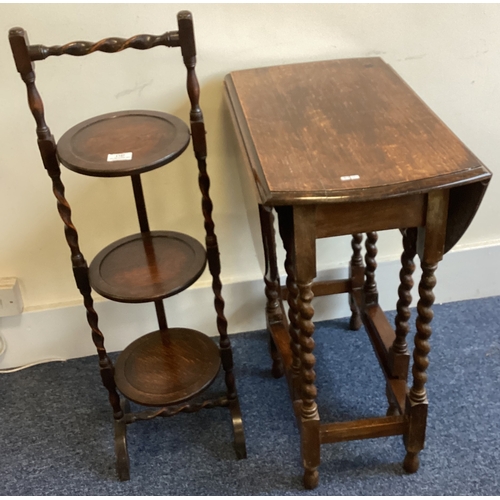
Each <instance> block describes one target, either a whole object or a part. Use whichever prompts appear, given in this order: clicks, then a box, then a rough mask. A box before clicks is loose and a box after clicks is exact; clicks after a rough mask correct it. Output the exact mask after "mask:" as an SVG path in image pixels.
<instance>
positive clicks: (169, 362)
mask: <svg viewBox="0 0 500 500" xmlns="http://www.w3.org/2000/svg"><path fill="white" fill-rule="evenodd" d="M220 364H221V362H220V355H219V348H218V347H217V344H216V343H215V342H214V341H213V340H212V339H211V338H210V337H207V336H206V335H204V334H203V333H201V332H198V331H196V330H190V329H188V328H168V329H165V330H157V331H155V332H152V333H148V334H147V335H144V336H143V337H140V338H139V339H137V340H135V341H134V342H132V343H131V344H130V345H129V346H128V347H127V348H126V349H125V350H124V351H123V352H122V353H121V354H120V355H119V357H118V360H117V361H116V366H115V382H116V385H117V387H118V390H119V391H120V392H121V393H122V394H123V395H124V396H125V397H127V398H128V399H130V400H131V401H134V402H135V403H138V404H141V405H144V406H168V405H171V404H175V403H180V402H182V401H185V400H187V399H190V398H192V397H193V396H195V395H196V394H198V393H200V392H201V391H203V390H204V389H206V388H207V387H208V386H209V385H210V384H211V383H212V382H213V381H214V379H215V377H216V376H217V374H218V372H219V369H220Z"/></svg>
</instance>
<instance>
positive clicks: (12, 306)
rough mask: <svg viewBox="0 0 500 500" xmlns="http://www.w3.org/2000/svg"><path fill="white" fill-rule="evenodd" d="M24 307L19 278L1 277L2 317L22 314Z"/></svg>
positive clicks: (0, 299) (0, 311) (0, 310)
mask: <svg viewBox="0 0 500 500" xmlns="http://www.w3.org/2000/svg"><path fill="white" fill-rule="evenodd" d="M23 307H24V304H23V298H22V296H21V290H20V289H19V282H18V280H17V278H0V317H3V316H15V315H16V314H21V313H22V312H23Z"/></svg>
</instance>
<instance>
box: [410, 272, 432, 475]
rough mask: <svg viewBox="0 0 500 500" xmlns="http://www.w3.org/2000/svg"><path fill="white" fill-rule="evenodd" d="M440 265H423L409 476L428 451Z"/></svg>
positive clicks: (412, 399) (411, 417)
mask: <svg viewBox="0 0 500 500" xmlns="http://www.w3.org/2000/svg"><path fill="white" fill-rule="evenodd" d="M436 269H437V264H427V263H425V262H424V263H422V279H421V281H420V286H419V289H418V291H419V295H420V300H419V302H418V305H417V311H418V317H417V321H416V325H417V332H416V334H415V349H414V351H413V369H412V374H413V386H412V388H411V389H410V394H409V413H410V429H409V433H408V436H407V439H406V451H407V453H406V457H405V460H404V463H403V467H404V468H405V470H406V471H407V472H416V471H417V470H418V467H419V465H420V462H419V458H418V453H419V452H420V451H421V450H422V449H423V447H424V441H425V427H426V421H427V407H428V401H427V392H426V390H425V384H426V382H427V373H426V371H427V368H428V366H429V358H428V354H429V352H430V350H431V348H430V345H429V338H430V336H431V333H432V330H431V326H430V323H431V321H432V318H433V316H434V314H433V312H432V305H433V303H434V293H433V289H434V287H435V286H436V278H435V276H434V273H435V271H436Z"/></svg>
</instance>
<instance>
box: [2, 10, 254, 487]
mask: <svg viewBox="0 0 500 500" xmlns="http://www.w3.org/2000/svg"><path fill="white" fill-rule="evenodd" d="M177 24H178V28H179V29H178V31H170V32H166V33H164V34H163V35H160V36H153V35H136V36H134V37H132V38H129V39H122V38H116V37H113V38H106V39H103V40H100V41H99V42H96V43H92V42H70V43H67V44H65V45H62V46H59V45H56V46H51V47H47V46H43V45H30V44H29V42H28V39H27V35H26V32H25V31H24V30H23V29H22V28H13V29H11V30H10V32H9V40H10V44H11V48H12V52H13V55H14V60H15V63H16V67H17V70H18V71H19V73H20V74H21V77H22V79H23V81H24V82H25V83H26V86H27V91H28V102H29V106H30V110H31V112H32V114H33V117H34V118H35V121H36V125H37V128H36V132H37V138H38V146H39V149H40V153H41V157H42V161H43V164H44V166H45V168H46V170H47V173H48V174H49V176H50V178H51V180H52V188H53V192H54V195H55V197H56V199H57V205H58V210H59V214H60V216H61V219H62V221H63V223H64V226H65V228H64V229H65V235H66V240H67V243H68V245H69V247H70V250H71V261H72V265H73V273H74V277H75V281H76V285H77V287H78V288H79V290H80V292H81V294H82V296H83V302H84V305H85V308H86V311H87V319H88V323H89V325H90V327H91V330H92V338H93V341H94V344H95V346H96V348H97V353H98V357H99V367H100V372H101V377H102V381H103V385H104V386H105V387H106V389H107V390H108V393H109V401H110V403H111V406H112V409H113V415H114V421H115V451H116V458H117V471H118V475H119V477H120V479H122V480H127V479H129V477H130V471H129V456H128V451H127V440H126V426H127V424H131V423H133V422H137V421H140V420H150V419H153V418H156V417H160V416H161V417H169V416H173V415H176V414H178V413H179V412H194V411H198V410H201V409H204V408H213V407H227V408H229V411H230V413H231V419H232V425H233V431H234V446H235V450H236V454H237V456H238V457H239V458H243V457H245V456H246V447H245V436H244V431H243V425H242V418H241V411H240V406H239V401H238V397H237V393H236V385H235V379H234V374H233V358H232V350H231V344H230V341H229V337H228V334H227V321H226V318H225V316H224V300H223V298H222V292H221V291H222V284H221V281H220V271H221V269H220V268H221V266H220V258H219V249H218V243H217V237H216V235H215V229H214V227H215V226H214V222H213V220H212V200H211V198H210V195H209V186H210V179H209V176H208V173H207V164H206V157H207V146H206V139H205V125H204V119H203V114H202V111H201V109H200V106H199V95H200V88H199V84H198V80H197V77H196V73H195V64H196V49H195V42H194V30H193V20H192V16H191V13H189V12H187V11H181V12H179V14H178V15H177ZM158 46H163V47H180V49H181V50H180V52H181V54H182V59H183V62H184V65H185V67H186V70H187V95H188V98H189V101H190V105H191V109H190V127H188V125H187V124H185V123H184V121H182V120H181V119H179V118H177V117H175V116H173V115H171V114H168V113H163V112H157V111H144V110H137V111H120V112H115V113H108V114H104V115H100V116H97V117H94V118H91V119H89V120H86V121H83V122H81V123H79V124H78V125H76V126H74V127H72V128H71V129H70V130H68V131H67V132H66V133H65V134H64V135H63V136H62V137H61V138H60V139H59V141H58V142H57V144H56V142H55V140H54V137H53V136H52V135H51V133H50V130H49V128H48V126H47V124H46V122H45V117H44V109H43V103H42V99H41V97H40V95H39V93H38V91H37V89H36V86H35V72H34V64H33V61H42V60H44V59H46V58H48V57H51V56H61V55H65V54H66V55H71V56H86V55H88V54H92V53H93V52H96V51H101V52H107V53H115V52H120V51H122V50H125V49H128V48H134V49H138V50H146V49H151V48H153V47H158ZM191 140H192V145H193V150H194V154H195V157H196V163H197V166H198V180H199V187H200V191H201V205H202V207H201V208H202V210H201V211H202V215H203V219H204V226H205V245H203V244H202V243H200V242H198V241H197V240H196V239H194V238H193V237H191V236H189V235H187V234H183V233H179V232H175V231H156V230H155V231H154V230H151V229H150V226H149V221H148V216H147V211H146V203H145V198H144V193H143V189H142V181H141V175H142V174H145V173H146V172H149V171H151V170H153V169H156V168H159V167H163V166H165V165H167V164H169V163H170V162H172V161H173V160H175V159H176V158H177V157H178V156H180V155H181V154H182V153H183V152H184V151H185V150H186V148H187V147H188V145H189V143H190V141H191ZM60 164H62V165H64V166H65V167H67V168H68V169H70V170H73V171H74V172H77V173H79V174H83V175H88V176H95V177H107V178H114V177H122V176H128V177H130V178H131V181H132V191H133V195H134V199H135V205H136V209H137V215H138V220H139V228H140V232H139V233H136V234H132V235H129V236H126V237H124V238H121V239H119V240H118V241H115V242H113V243H111V244H109V245H108V246H107V247H106V248H104V249H103V250H102V251H101V252H99V253H98V254H97V255H96V256H95V258H94V259H93V260H92V262H91V264H90V266H88V265H87V262H86V260H85V259H84V257H83V254H82V252H81V250H80V247H79V243H78V233H77V231H76V228H75V226H74V224H73V221H72V216H71V208H70V205H69V203H68V200H67V199H66V197H65V189H64V185H63V183H62V180H61V169H60ZM196 203H197V204H199V200H196ZM172 209H173V210H176V209H177V210H178V208H177V207H172ZM200 215H201V214H200ZM207 263H208V268H209V271H210V274H211V277H212V289H213V293H214V306H215V313H216V323H217V327H218V331H219V345H217V344H216V343H215V342H214V341H213V340H212V339H211V338H209V337H208V336H207V335H205V334H204V333H202V332H199V331H195V330H192V329H189V328H178V327H176V328H172V327H169V326H168V325H167V317H166V314H165V309H164V304H163V300H164V299H166V298H168V297H171V296H172V295H175V294H178V293H180V292H182V291H183V290H185V289H186V288H188V287H189V286H190V285H192V284H193V283H194V282H195V281H196V280H197V279H198V278H199V277H200V276H201V274H202V273H203V271H204V269H205V267H206V265H207ZM92 289H93V290H95V291H96V292H98V293H99V294H101V295H102V296H104V297H106V298H108V299H110V300H113V301H118V302H124V303H142V302H152V303H154V305H155V309H156V315H157V319H158V327H159V328H158V330H155V331H153V332H151V333H148V334H146V335H143V336H142V337H140V338H138V339H137V340H135V341H134V342H132V343H131V344H130V345H129V346H128V347H126V348H125V350H124V351H123V352H121V353H120V355H119V357H118V360H117V362H116V365H115V366H113V363H112V361H111V359H110V358H109V356H108V354H107V352H106V349H105V348H104V335H103V333H102V332H101V331H100V329H99V326H98V317H97V313H96V311H95V309H94V306H93V298H92V294H91V290H92ZM221 365H222V367H223V369H224V372H225V374H224V380H225V385H226V389H227V391H226V394H224V395H222V396H220V397H218V398H215V399H204V400H202V401H198V400H196V401H194V400H193V398H194V397H195V396H198V395H200V394H201V393H202V392H203V391H204V390H205V389H206V388H208V387H209V386H210V385H211V384H212V382H213V381H214V380H215V378H216V376H217V374H218V373H219V371H220V367H221ZM200 397H201V396H200ZM129 401H133V402H135V403H138V404H140V405H142V406H145V407H154V408H147V409H142V410H141V411H135V412H131V411H130V405H129Z"/></svg>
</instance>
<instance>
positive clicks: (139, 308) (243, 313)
mask: <svg viewBox="0 0 500 500" xmlns="http://www.w3.org/2000/svg"><path fill="white" fill-rule="evenodd" d="M498 262H500V245H493V246H483V247H475V248H468V249H462V250H460V249H459V250H455V251H453V252H451V253H450V254H448V255H446V256H445V259H444V260H443V262H441V263H440V266H439V268H438V270H437V273H436V276H437V286H436V288H435V295H436V303H437V304H439V303H443V302H453V301H461V300H467V299H477V298H482V297H491V296H494V295H500V266H498ZM416 263H417V271H416V272H415V287H414V289H413V298H414V300H413V304H412V305H416V302H417V299H418V291H417V283H418V279H419V275H420V273H419V269H418V259H417V262H416ZM399 269H400V263H399V260H396V259H395V260H390V261H386V262H379V264H378V268H377V273H376V278H377V285H378V289H379V301H380V304H381V306H382V308H383V309H384V310H391V309H395V306H396V301H397V287H398V284H399V277H398V276H399ZM344 276H346V269H336V270H333V271H332V272H329V273H319V277H320V278H324V279H335V278H338V277H344ZM282 283H284V280H282ZM222 294H223V297H224V298H225V301H226V309H225V311H226V317H227V319H228V322H229V327H228V331H229V333H231V334H232V333H239V332H245V331H252V330H259V329H263V328H265V316H264V307H265V296H264V286H263V281H262V280H260V279H257V280H253V281H246V282H239V283H231V284H226V285H224V287H223V290H222ZM313 305H314V307H315V311H316V312H315V316H314V319H315V321H320V320H325V319H334V318H342V317H347V316H349V315H350V310H349V307H348V302H347V296H346V295H345V294H342V295H335V296H329V297H318V298H317V299H315V300H314V301H313ZM165 307H166V311H167V318H168V322H169V326H183V327H187V328H193V329H195V330H200V331H202V332H204V333H207V334H208V335H211V336H213V335H216V334H217V329H216V321H215V318H216V315H215V309H214V306H213V294H212V290H211V288H210V287H203V288H191V289H188V290H185V291H184V292H182V293H181V294H179V295H177V296H175V297H171V298H169V299H167V300H165ZM95 308H96V311H97V313H98V314H99V326H100V328H101V330H102V332H103V333H104V336H105V347H106V349H107V350H108V351H109V352H113V351H119V350H122V349H123V348H124V347H126V346H127V345H128V344H129V343H130V342H131V341H133V340H134V339H136V338H138V337H140V336H141V335H143V334H145V333H147V332H150V331H153V330H155V329H157V323H156V315H155V308H154V305H153V304H120V303H116V302H110V301H104V302H98V303H96V305H95ZM492 313H495V314H496V313H497V312H496V311H492ZM0 333H1V334H2V337H3V343H4V344H5V345H4V347H5V351H4V353H3V354H2V355H1V356H0V369H8V368H13V367H18V366H23V365H26V364H31V363H36V362H39V361H42V360H51V359H56V358H59V359H70V358H78V357H82V356H88V355H92V354H95V353H96V351H95V348H94V344H93V342H92V339H91V335H90V328H89V326H88V324H87V321H86V315H85V309H84V307H83V305H77V306H71V307H60V308H55V309H46V310H41V311H31V312H24V313H22V314H21V315H19V316H11V317H5V318H0ZM0 347H1V346H0Z"/></svg>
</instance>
